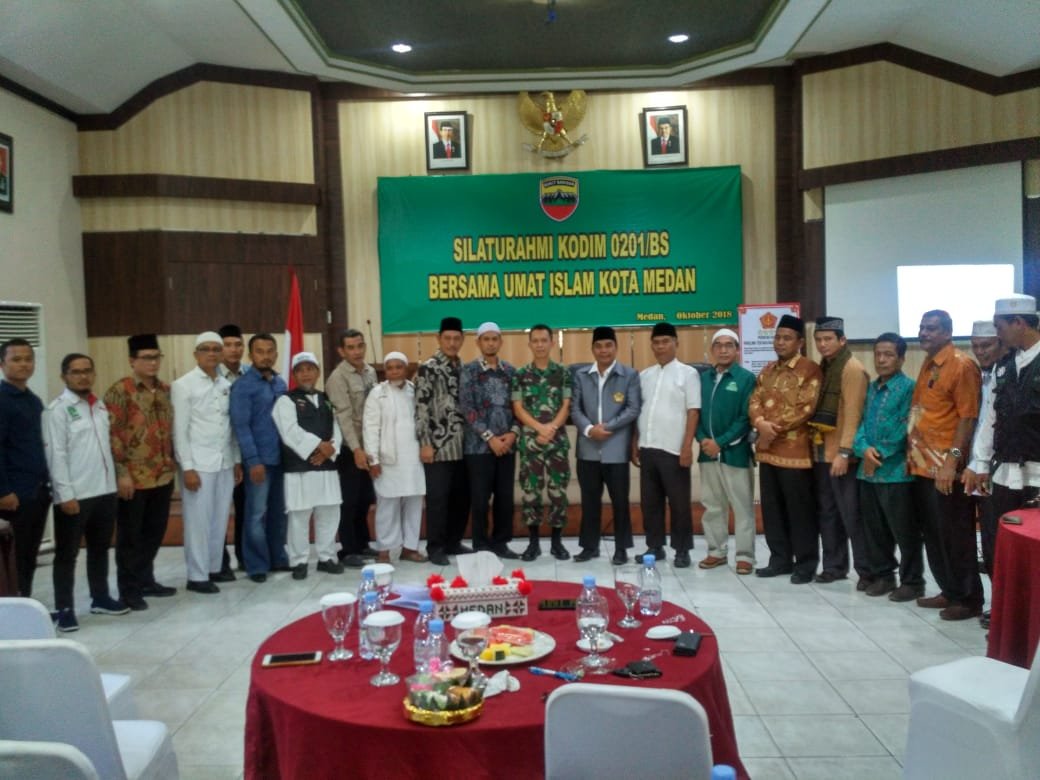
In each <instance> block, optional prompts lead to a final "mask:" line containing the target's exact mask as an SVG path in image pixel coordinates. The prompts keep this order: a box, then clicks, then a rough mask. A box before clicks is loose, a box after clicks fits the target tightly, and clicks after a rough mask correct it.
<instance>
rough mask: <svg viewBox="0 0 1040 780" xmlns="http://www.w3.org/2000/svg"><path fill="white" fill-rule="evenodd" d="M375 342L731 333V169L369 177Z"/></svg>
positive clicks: (737, 292)
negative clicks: (651, 331)
mask: <svg viewBox="0 0 1040 780" xmlns="http://www.w3.org/2000/svg"><path fill="white" fill-rule="evenodd" d="M378 199H379V268H380V285H381V289H382V315H383V332H384V333H411V332H420V331H432V330H436V329H437V326H438V323H439V322H440V320H441V318H442V317H445V316H456V317H461V318H462V320H463V322H464V323H468V324H470V325H472V326H474V327H475V325H476V324H477V323H479V322H483V321H485V320H494V321H495V322H497V323H498V324H499V326H501V327H502V328H503V329H505V330H522V329H524V328H528V327H530V326H531V325H532V324H534V323H536V322H546V323H549V324H550V325H552V326H553V327H555V328H590V327H594V326H596V325H602V324H610V325H614V326H624V325H633V326H638V325H652V324H653V323H654V322H658V321H661V320H667V321H669V322H672V323H673V324H676V325H723V324H727V325H728V324H733V323H735V322H736V318H737V306H738V305H739V304H740V303H741V302H742V296H743V287H744V275H743V238H742V213H741V177H740V167H739V166H735V165H733V166H723V167H717V168H693V169H681V170H677V169H669V170H657V171H586V172H581V173H560V174H552V175H543V174H527V173H524V174H503V175H481V176H425V177H418V176H416V177H395V178H380V179H379V185H378Z"/></svg>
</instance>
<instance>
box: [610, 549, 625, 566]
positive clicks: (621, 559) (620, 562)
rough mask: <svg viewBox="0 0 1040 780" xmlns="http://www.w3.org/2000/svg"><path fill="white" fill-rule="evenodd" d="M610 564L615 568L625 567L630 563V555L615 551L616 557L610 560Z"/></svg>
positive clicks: (622, 551)
mask: <svg viewBox="0 0 1040 780" xmlns="http://www.w3.org/2000/svg"><path fill="white" fill-rule="evenodd" d="M610 562H611V563H612V564H614V565H615V566H624V565H625V564H626V563H628V553H627V552H625V551H624V550H615V551H614V557H612V558H611V559H610Z"/></svg>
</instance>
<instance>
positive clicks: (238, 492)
mask: <svg viewBox="0 0 1040 780" xmlns="http://www.w3.org/2000/svg"><path fill="white" fill-rule="evenodd" d="M247 479H249V474H245V475H244V479H243V480H242V481H241V482H239V483H238V484H237V485H235V491H234V492H233V493H232V494H231V503H232V504H233V505H234V507H235V526H234V531H233V532H232V536H233V537H234V540H235V561H236V562H237V563H238V566H239V568H245V565H246V561H245V558H243V557H242V529H244V528H245V525H246V480H247ZM220 568H221V570H222V571H227V570H229V569H230V568H231V556H230V555H228V551H227V546H225V547H224V557H223V558H222V559H221V564H220Z"/></svg>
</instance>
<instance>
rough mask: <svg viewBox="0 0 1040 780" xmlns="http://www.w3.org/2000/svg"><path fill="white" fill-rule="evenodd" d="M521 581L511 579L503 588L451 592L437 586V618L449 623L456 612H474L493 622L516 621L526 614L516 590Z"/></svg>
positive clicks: (525, 606)
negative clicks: (513, 619) (495, 620)
mask: <svg viewBox="0 0 1040 780" xmlns="http://www.w3.org/2000/svg"><path fill="white" fill-rule="evenodd" d="M521 582H523V580H521V579H517V578H513V579H510V580H509V582H508V583H507V584H505V585H481V586H478V587H464V588H453V587H451V586H449V585H448V584H443V585H441V586H440V589H441V591H443V593H444V598H443V599H439V600H437V617H439V618H442V619H443V620H451V619H452V618H453V617H455V616H456V615H457V614H459V613H460V612H468V611H469V610H478V611H480V612H486V613H487V614H489V615H490V616H491V617H493V618H499V617H516V616H518V615H526V614H527V596H525V595H523V594H522V593H521V592H520V590H519V586H520V583H521Z"/></svg>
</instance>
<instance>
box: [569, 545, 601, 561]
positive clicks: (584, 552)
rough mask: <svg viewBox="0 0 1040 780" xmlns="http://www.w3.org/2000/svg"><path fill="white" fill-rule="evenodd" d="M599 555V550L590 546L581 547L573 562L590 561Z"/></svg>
mask: <svg viewBox="0 0 1040 780" xmlns="http://www.w3.org/2000/svg"><path fill="white" fill-rule="evenodd" d="M598 557H599V550H595V549H592V548H587V547H582V548H581V552H580V553H578V554H577V555H575V556H574V562H575V563H585V561H591V560H592V559H593V558H598Z"/></svg>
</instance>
